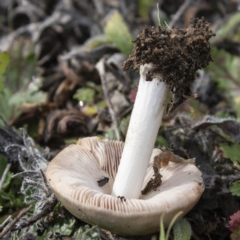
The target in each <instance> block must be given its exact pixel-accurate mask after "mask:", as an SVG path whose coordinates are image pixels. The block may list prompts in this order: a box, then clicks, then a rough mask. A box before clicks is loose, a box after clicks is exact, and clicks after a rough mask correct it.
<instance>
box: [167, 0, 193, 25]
mask: <svg viewBox="0 0 240 240" xmlns="http://www.w3.org/2000/svg"><path fill="white" fill-rule="evenodd" d="M190 3H191V0H185V1H184V3H183V4H182V5H181V7H180V8H179V9H178V10H177V12H176V13H175V14H174V15H173V18H172V20H171V22H170V23H169V24H168V25H169V27H170V28H172V26H173V25H174V24H175V23H176V22H177V20H178V19H179V18H180V16H181V15H182V14H183V12H184V11H185V10H186V8H187V7H188V5H189V4H190Z"/></svg>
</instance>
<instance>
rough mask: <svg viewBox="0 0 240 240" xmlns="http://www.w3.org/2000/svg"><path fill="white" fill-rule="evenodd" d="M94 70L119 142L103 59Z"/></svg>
mask: <svg viewBox="0 0 240 240" xmlns="http://www.w3.org/2000/svg"><path fill="white" fill-rule="evenodd" d="M96 69H97V70H98V73H99V75H100V79H101V82H102V89H103V92H104V96H105V98H106V100H107V105H108V108H109V113H110V116H111V119H112V122H113V126H114V130H115V133H116V137H117V140H118V141H120V140H121V135H120V130H119V124H118V120H117V117H116V114H115V112H114V110H113V105H112V102H111V100H110V97H109V92H108V89H107V86H106V78H105V68H104V59H103V58H102V59H101V60H100V61H99V62H98V63H97V64H96Z"/></svg>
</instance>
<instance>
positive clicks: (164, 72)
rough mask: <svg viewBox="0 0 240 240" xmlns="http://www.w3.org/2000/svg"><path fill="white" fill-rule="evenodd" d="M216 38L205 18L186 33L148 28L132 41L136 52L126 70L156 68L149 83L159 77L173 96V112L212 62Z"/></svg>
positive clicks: (150, 72)
mask: <svg viewBox="0 0 240 240" xmlns="http://www.w3.org/2000/svg"><path fill="white" fill-rule="evenodd" d="M214 35H215V34H214V33H213V32H212V30H211V29H210V24H209V23H208V22H206V21H205V19H204V18H201V19H196V20H192V21H191V23H190V26H189V27H188V28H186V29H177V28H176V27H173V28H172V29H167V28H165V27H162V26H158V27H145V29H143V30H142V31H141V32H140V33H139V35H138V36H137V38H136V39H135V40H133V43H134V49H133V51H132V53H131V55H130V57H129V58H128V60H127V61H126V62H125V63H124V65H123V69H124V70H127V69H129V68H133V69H134V70H136V69H138V68H139V66H140V65H144V64H149V63H151V64H152V65H153V68H152V69H151V70H149V72H148V73H147V79H148V80H149V79H150V80H151V78H152V77H154V76H156V75H159V74H160V75H161V76H162V77H161V79H162V81H164V82H166V83H167V85H168V86H169V88H170V90H171V91H172V92H173V93H174V97H173V99H172V101H171V103H170V105H169V106H168V112H171V111H172V110H174V109H175V108H176V107H177V105H179V104H180V103H181V102H182V101H183V99H182V98H185V99H186V98H187V97H188V96H189V95H191V91H190V87H191V84H192V82H193V80H194V78H195V73H196V71H197V70H198V69H201V68H204V67H206V66H207V65H208V64H209V62H210V61H212V58H211V54H210V53H211V48H210V43H209V39H210V38H211V37H212V36H214Z"/></svg>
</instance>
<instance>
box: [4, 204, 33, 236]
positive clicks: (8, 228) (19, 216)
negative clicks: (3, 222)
mask: <svg viewBox="0 0 240 240" xmlns="http://www.w3.org/2000/svg"><path fill="white" fill-rule="evenodd" d="M30 208H31V205H29V206H28V207H26V208H24V209H22V210H21V211H20V213H19V214H18V215H17V217H15V218H14V219H13V220H12V221H11V222H10V223H9V224H8V225H7V226H6V227H5V228H4V229H3V231H2V232H1V233H0V239H1V238H2V237H4V235H6V233H8V231H9V230H11V228H12V227H13V225H14V224H15V223H16V222H17V221H18V220H19V219H20V218H21V217H22V216H23V215H25V214H26V213H27V212H28V211H29V209H30Z"/></svg>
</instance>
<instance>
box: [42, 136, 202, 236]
mask: <svg viewBox="0 0 240 240" xmlns="http://www.w3.org/2000/svg"><path fill="white" fill-rule="evenodd" d="M123 147H124V143H123V142H119V141H108V140H100V139H99V138H97V137H92V138H83V139H80V140H79V141H78V143H77V144H76V145H70V146H69V147H67V148H65V149H64V150H63V151H62V152H60V153H59V154H58V155H57V156H56V157H55V158H54V159H53V160H52V161H51V162H50V163H49V165H48V168H47V170H46V177H47V181H48V183H49V185H50V187H51V189H52V191H53V192H54V193H55V195H56V197H57V198H58V200H59V201H60V202H61V203H62V204H63V205H64V207H65V208H66V209H67V210H68V211H69V212H71V213H72V214H73V215H74V216H76V217H77V218H79V219H81V220H83V221H85V222H87V223H90V224H92V225H98V226H99V227H101V228H103V229H106V230H109V231H111V232H114V233H118V234H122V235H144V234H150V233H154V232H157V231H159V219H160V216H161V214H163V213H165V217H164V225H165V227H167V226H168V224H169V223H170V221H171V219H172V218H173V217H174V216H175V214H177V213H178V212H179V211H183V215H184V214H186V213H187V212H188V211H189V210H190V209H191V208H192V207H193V206H194V205H195V204H196V203H197V201H198V200H199V198H200V196H201V194H202V192H203V190H204V184H203V180H202V177H201V172H200V171H199V170H198V168H197V167H196V166H195V165H193V164H185V163H184V164H177V163H173V162H169V164H168V165H167V166H166V167H164V168H161V169H160V174H161V175H162V183H161V185H160V186H159V187H158V188H157V189H155V190H152V191H151V192H149V193H148V194H146V195H142V196H141V199H124V198H123V197H124V196H121V197H122V198H117V197H115V196H111V190H112V186H113V182H114V179H115V176H116V173H117V170H118V165H119V162H120V158H121V154H122V151H123ZM160 152H161V150H159V149H154V150H153V152H152V156H151V160H150V163H149V167H148V169H147V173H146V177H145V180H144V183H143V188H144V187H145V186H146V185H147V183H148V182H149V180H150V179H151V178H152V177H153V168H152V163H153V159H154V157H155V156H157V155H159V153H160ZM136 171H137V168H136ZM104 179H106V181H104ZM101 180H103V182H104V183H103V184H99V181H101ZM136 181H137V179H136Z"/></svg>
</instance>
